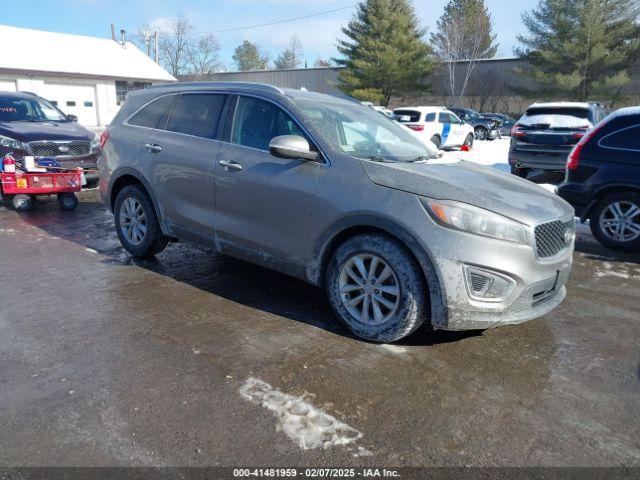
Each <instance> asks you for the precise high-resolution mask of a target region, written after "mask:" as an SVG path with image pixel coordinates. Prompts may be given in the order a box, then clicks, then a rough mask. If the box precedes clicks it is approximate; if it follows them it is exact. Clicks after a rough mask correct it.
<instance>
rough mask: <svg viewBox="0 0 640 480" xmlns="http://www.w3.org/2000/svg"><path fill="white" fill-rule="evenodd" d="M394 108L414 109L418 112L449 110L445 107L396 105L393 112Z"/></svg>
mask: <svg viewBox="0 0 640 480" xmlns="http://www.w3.org/2000/svg"><path fill="white" fill-rule="evenodd" d="M396 110H416V111H418V112H423V113H424V112H444V111H447V112H448V111H450V110H449V109H448V108H447V107H425V106H422V107H398V108H394V109H393V111H394V112H395V111H396Z"/></svg>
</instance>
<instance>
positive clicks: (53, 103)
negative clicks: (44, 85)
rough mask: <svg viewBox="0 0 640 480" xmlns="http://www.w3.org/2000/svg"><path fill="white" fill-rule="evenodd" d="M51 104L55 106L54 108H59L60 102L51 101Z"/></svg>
mask: <svg viewBox="0 0 640 480" xmlns="http://www.w3.org/2000/svg"><path fill="white" fill-rule="evenodd" d="M49 103H50V104H51V105H53V106H54V107H57V106H58V101H57V100H51V101H50V102H49Z"/></svg>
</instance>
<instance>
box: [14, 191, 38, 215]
mask: <svg viewBox="0 0 640 480" xmlns="http://www.w3.org/2000/svg"><path fill="white" fill-rule="evenodd" d="M12 203H13V208H15V209H16V211H18V212H26V211H27V210H31V207H33V199H32V198H31V196H30V195H24V194H22V193H20V194H18V195H14V197H13V200H12Z"/></svg>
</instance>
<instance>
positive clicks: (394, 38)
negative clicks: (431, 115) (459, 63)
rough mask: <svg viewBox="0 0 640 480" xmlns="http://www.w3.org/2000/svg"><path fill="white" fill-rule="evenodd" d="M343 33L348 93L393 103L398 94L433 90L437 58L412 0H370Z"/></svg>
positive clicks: (343, 80)
mask: <svg viewBox="0 0 640 480" xmlns="http://www.w3.org/2000/svg"><path fill="white" fill-rule="evenodd" d="M342 33H344V35H345V36H346V37H347V39H345V40H339V42H338V51H339V52H340V53H341V54H342V55H343V58H337V59H334V61H335V63H336V64H337V65H340V66H344V67H346V68H345V69H344V70H343V71H341V72H340V74H339V76H338V87H339V88H340V89H341V90H342V91H344V92H345V93H347V94H348V95H351V96H353V97H356V98H359V99H361V100H369V101H374V102H379V103H382V104H383V105H388V103H389V100H390V99H391V96H393V95H403V94H406V93H414V92H421V91H426V90H428V88H429V86H428V85H427V84H425V83H423V79H424V78H425V77H426V76H427V75H429V74H430V73H432V72H433V70H434V69H435V61H434V59H433V56H432V51H431V48H430V47H429V46H428V45H427V44H426V43H425V42H424V40H423V36H424V30H423V29H422V28H421V27H420V25H419V22H418V19H417V17H416V14H415V12H414V10H413V7H412V6H411V4H410V2H409V1H408V0H364V1H362V2H361V3H360V4H358V7H357V11H356V13H355V14H354V17H353V18H352V19H351V21H350V22H349V24H348V25H347V26H346V27H343V28H342Z"/></svg>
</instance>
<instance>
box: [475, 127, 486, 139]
mask: <svg viewBox="0 0 640 480" xmlns="http://www.w3.org/2000/svg"><path fill="white" fill-rule="evenodd" d="M488 133H489V132H487V129H486V128H484V127H476V128H474V129H473V134H474V136H475V138H476V140H486V139H487V134H488Z"/></svg>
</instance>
